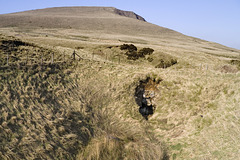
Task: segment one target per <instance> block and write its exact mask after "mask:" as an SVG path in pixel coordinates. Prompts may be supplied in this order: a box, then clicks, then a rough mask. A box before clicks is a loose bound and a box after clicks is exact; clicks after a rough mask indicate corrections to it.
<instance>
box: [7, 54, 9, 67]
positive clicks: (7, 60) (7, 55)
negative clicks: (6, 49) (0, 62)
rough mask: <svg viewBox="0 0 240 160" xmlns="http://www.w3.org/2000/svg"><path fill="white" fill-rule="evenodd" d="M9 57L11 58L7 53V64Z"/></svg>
mask: <svg viewBox="0 0 240 160" xmlns="http://www.w3.org/2000/svg"><path fill="white" fill-rule="evenodd" d="M8 59H9V55H8V54H7V65H8Z"/></svg>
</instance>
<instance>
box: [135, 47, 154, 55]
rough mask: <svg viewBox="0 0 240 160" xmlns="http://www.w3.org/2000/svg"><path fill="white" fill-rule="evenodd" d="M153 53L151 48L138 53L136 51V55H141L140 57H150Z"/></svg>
mask: <svg viewBox="0 0 240 160" xmlns="http://www.w3.org/2000/svg"><path fill="white" fill-rule="evenodd" d="M153 52H154V49H152V48H143V49H141V50H140V51H138V54H139V55H141V57H144V56H145V55H150V54H152V53H153Z"/></svg>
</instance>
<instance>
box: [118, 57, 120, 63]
mask: <svg viewBox="0 0 240 160" xmlns="http://www.w3.org/2000/svg"><path fill="white" fill-rule="evenodd" d="M118 64H120V56H118Z"/></svg>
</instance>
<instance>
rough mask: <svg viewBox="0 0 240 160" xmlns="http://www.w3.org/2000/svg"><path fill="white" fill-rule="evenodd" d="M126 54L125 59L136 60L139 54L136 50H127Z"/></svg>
mask: <svg viewBox="0 0 240 160" xmlns="http://www.w3.org/2000/svg"><path fill="white" fill-rule="evenodd" d="M126 55H127V56H128V57H127V59H129V60H137V59H138V58H139V55H138V53H137V52H136V51H131V52H130V51H128V52H126Z"/></svg>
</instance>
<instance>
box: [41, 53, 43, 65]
mask: <svg viewBox="0 0 240 160" xmlns="http://www.w3.org/2000/svg"><path fill="white" fill-rule="evenodd" d="M41 65H43V54H41Z"/></svg>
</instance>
